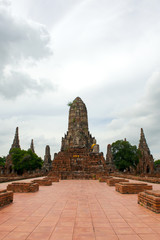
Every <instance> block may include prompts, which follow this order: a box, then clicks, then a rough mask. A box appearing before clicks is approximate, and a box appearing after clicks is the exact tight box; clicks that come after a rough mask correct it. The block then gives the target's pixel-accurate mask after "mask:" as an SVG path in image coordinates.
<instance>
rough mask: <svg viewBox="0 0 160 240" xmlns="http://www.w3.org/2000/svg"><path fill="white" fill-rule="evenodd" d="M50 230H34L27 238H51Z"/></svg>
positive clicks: (44, 239) (31, 239) (33, 239)
mask: <svg viewBox="0 0 160 240" xmlns="http://www.w3.org/2000/svg"><path fill="white" fill-rule="evenodd" d="M50 235H51V233H50V232H32V233H31V234H30V235H29V236H28V237H27V238H26V239H28V240H40V239H43V240H48V239H49V238H50Z"/></svg>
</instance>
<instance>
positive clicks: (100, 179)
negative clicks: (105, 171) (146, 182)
mask: <svg viewBox="0 0 160 240" xmlns="http://www.w3.org/2000/svg"><path fill="white" fill-rule="evenodd" d="M111 178H112V177H110V176H101V177H100V178H99V182H106V181H107V179H111Z"/></svg>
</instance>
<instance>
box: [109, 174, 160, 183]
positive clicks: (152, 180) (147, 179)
mask: <svg viewBox="0 0 160 240" xmlns="http://www.w3.org/2000/svg"><path fill="white" fill-rule="evenodd" d="M111 176H113V177H121V178H127V179H132V180H137V181H144V182H150V183H160V178H159V177H150V176H143V177H142V176H134V175H129V174H121V173H112V174H111Z"/></svg>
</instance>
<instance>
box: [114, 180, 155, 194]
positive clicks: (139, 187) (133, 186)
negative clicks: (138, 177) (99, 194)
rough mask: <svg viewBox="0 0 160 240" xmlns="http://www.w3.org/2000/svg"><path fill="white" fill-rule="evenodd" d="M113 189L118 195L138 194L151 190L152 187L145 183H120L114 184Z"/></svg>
mask: <svg viewBox="0 0 160 240" xmlns="http://www.w3.org/2000/svg"><path fill="white" fill-rule="evenodd" d="M115 189H116V191H117V192H120V193H131V194H134V193H139V192H142V191H144V190H147V189H148V190H152V185H148V184H146V183H127V182H126V183H125V182H120V183H116V184H115Z"/></svg>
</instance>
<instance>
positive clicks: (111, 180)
mask: <svg viewBox="0 0 160 240" xmlns="http://www.w3.org/2000/svg"><path fill="white" fill-rule="evenodd" d="M106 182H107V184H108V185H109V186H115V184H116V183H119V182H129V180H126V179H123V178H109V179H107V180H106Z"/></svg>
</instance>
